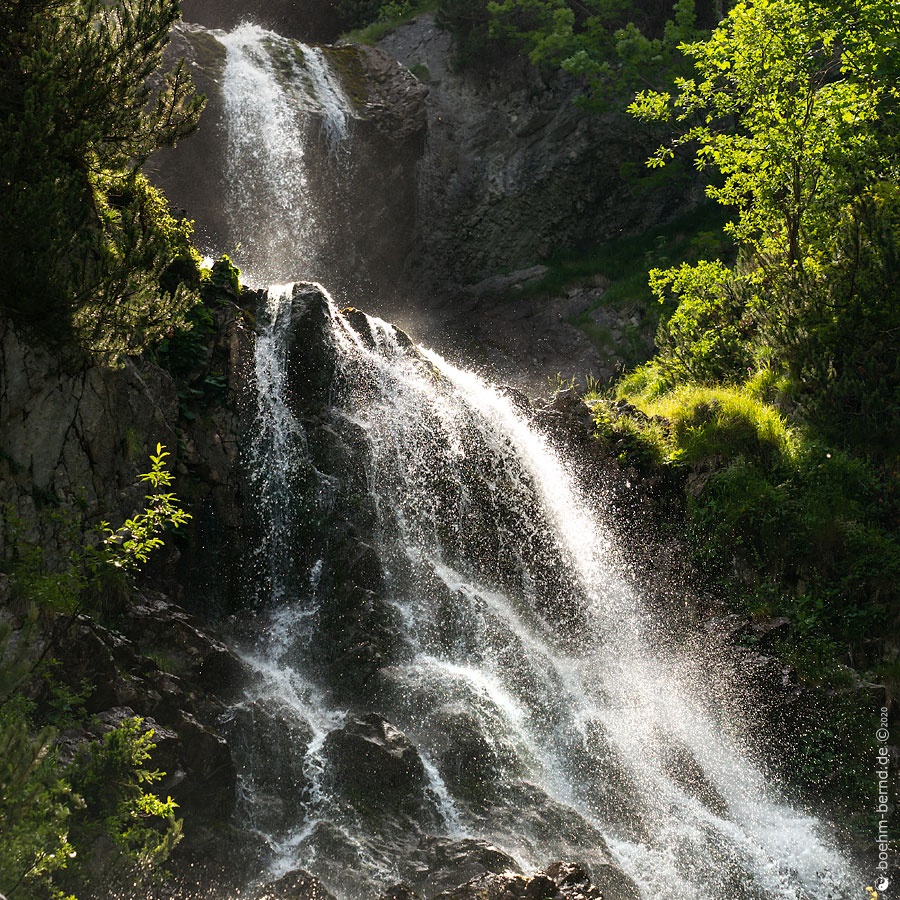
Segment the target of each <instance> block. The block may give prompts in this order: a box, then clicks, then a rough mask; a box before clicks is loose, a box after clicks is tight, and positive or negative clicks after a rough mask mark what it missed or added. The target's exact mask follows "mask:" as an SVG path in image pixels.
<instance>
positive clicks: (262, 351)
mask: <svg viewBox="0 0 900 900" xmlns="http://www.w3.org/2000/svg"><path fill="white" fill-rule="evenodd" d="M223 43H225V45H226V47H227V49H228V62H227V67H226V74H225V83H226V87H227V91H226V111H227V127H228V128H229V134H230V135H231V139H230V153H231V156H230V161H229V165H230V167H231V174H232V178H231V182H232V189H233V196H232V197H231V198H230V201H229V202H230V203H232V204H233V206H232V209H231V212H232V215H233V216H235V217H236V218H237V219H243V220H244V223H245V227H246V233H247V241H248V247H247V248H246V254H247V255H248V256H249V257H250V258H251V259H252V260H253V263H252V264H251V266H250V269H249V272H250V276H251V277H252V278H256V279H257V280H265V279H267V278H268V279H272V278H276V279H283V278H286V277H297V278H310V277H314V276H313V274H312V273H313V272H314V268H315V263H314V261H315V256H316V248H317V242H320V241H322V240H324V239H325V238H324V237H323V235H322V231H321V229H320V228H319V223H318V222H317V217H318V216H319V214H320V213H319V211H317V210H315V209H313V208H312V204H311V203H310V202H308V198H307V195H306V176H305V166H306V165H307V162H308V161H307V160H306V155H307V154H309V153H310V152H311V148H310V142H309V140H308V136H309V131H310V128H309V125H308V123H305V121H304V119H303V117H302V115H301V116H299V118H298V115H297V110H296V106H297V98H296V97H294V98H293V99H292V98H291V96H289V94H288V93H287V92H286V89H285V87H284V83H283V78H282V79H281V80H279V78H280V76H279V66H280V67H281V69H282V70H283V69H284V68H285V67H287V68H289V69H291V70H292V71H294V73H295V74H296V70H297V67H298V66H300V65H301V63H302V68H303V69H304V71H305V73H306V74H305V75H304V83H305V84H306V85H307V88H308V89H309V90H311V91H312V92H313V93H314V94H315V95H316V98H317V102H318V103H319V106H320V108H321V109H322V110H325V115H324V117H323V119H322V122H323V125H322V128H323V130H324V134H325V136H326V139H327V145H328V147H329V151H330V153H331V154H332V155H333V157H334V165H335V169H336V170H337V169H339V157H340V154H341V153H342V152H344V151H343V149H342V148H343V147H344V141H345V140H346V139H347V138H348V134H349V124H350V113H349V111H348V110H349V107H348V106H347V103H346V100H345V98H344V97H343V95H342V92H341V89H340V85H339V83H338V80H337V78H336V76H334V74H333V73H332V72H331V70H330V69H329V67H328V63H327V60H326V59H325V57H324V55H323V54H322V51H321V50H320V49H318V48H309V47H306V48H302V49H301V50H300V51H299V52H300V54H301V55H302V60H300V57H298V55H297V53H298V51H297V46H298V45H295V44H292V43H289V42H286V41H284V40H283V39H280V38H279V37H278V36H277V35H274V34H272V33H271V32H265V31H264V30H262V29H259V28H257V27H256V26H252V25H242V26H240V27H239V28H238V29H236V30H235V31H233V32H232V33H231V34H229V35H227V36H225V38H224V39H223ZM299 46H301V47H302V45H299ZM298 60H300V61H299V62H298ZM301 106H302V104H301ZM251 195H255V200H254V202H253V203H252V204H249V203H248V202H247V198H248V197H250V196H251ZM259 195H261V196H262V197H263V201H264V202H262V203H260V202H259ZM251 208H252V209H253V210H257V211H258V210H259V209H261V208H262V209H264V210H265V213H264V220H260V221H257V220H256V219H255V218H254V216H255V215H256V213H251V212H248V210H251ZM288 273H290V274H288ZM317 298H318V299H317ZM322 298H324V300H323V299H322ZM320 301H321V302H323V303H324V304H325V306H324V311H323V312H322V315H323V316H324V319H325V321H326V322H327V333H326V335H325V341H326V343H327V344H328V348H327V352H328V353H329V354H330V355H331V356H332V357H333V367H332V370H331V372H330V375H329V378H328V384H327V386H326V388H325V390H326V392H327V396H328V404H327V405H328V409H329V414H330V416H331V420H330V422H329V425H328V427H329V428H330V429H332V430H333V431H336V432H343V431H346V432H347V433H348V434H350V433H352V434H353V435H354V436H355V439H354V440H355V443H352V446H353V447H354V448H355V450H356V458H355V459H354V460H352V465H353V467H354V469H353V472H352V473H348V474H347V476H346V479H347V480H351V479H356V481H357V482H359V484H357V491H358V495H359V497H360V498H361V499H360V501H359V509H360V515H361V516H362V517H363V518H364V519H366V521H367V525H366V528H367V529H368V531H367V533H368V534H369V538H368V540H369V541H370V544H366V545H365V546H367V547H368V552H369V555H368V556H367V557H366V561H365V565H366V566H368V567H369V570H370V574H369V575H365V574H364V575H362V576H360V580H359V583H358V584H356V586H355V587H354V591H355V593H352V594H351V595H348V596H350V599H351V600H352V603H357V604H359V609H360V610H363V612H360V613H359V615H360V616H368V619H367V621H372V622H375V623H376V625H374V626H373V628H374V629H375V630H376V631H377V633H378V634H379V635H380V637H379V638H378V641H376V642H375V644H374V645H372V646H371V647H370V646H368V645H367V646H366V651H365V652H366V653H367V654H368V657H367V659H366V660H365V666H364V668H365V672H366V675H365V677H362V676H361V677H360V681H359V682H358V683H356V682H354V683H353V684H354V685H355V686H353V687H352V690H351V689H350V688H348V684H349V682H348V681H347V680H346V679H345V673H344V670H342V669H340V668H336V667H335V666H336V663H335V662H334V659H332V658H331V657H328V654H327V653H326V652H325V651H324V650H323V647H324V646H325V645H326V644H327V643H328V641H329V640H330V638H329V637H328V634H327V632H329V629H335V628H338V629H340V628H342V627H345V626H346V627H348V628H351V629H352V628H355V627H357V625H356V624H355V623H354V622H352V621H350V620H351V619H352V617H353V615H354V613H353V606H352V603H350V602H349V600H348V599H347V597H344V601H341V602H344V603H345V607H346V608H343V609H341V608H337V609H336V608H335V604H334V603H332V602H331V601H329V602H328V603H326V601H325V599H324V598H325V597H326V594H327V593H328V591H329V590H335V589H334V587H333V585H334V583H335V579H336V578H337V577H338V575H337V574H336V573H340V571H341V570H342V568H346V567H348V566H350V565H351V564H350V562H349V561H347V560H344V559H341V558H340V556H339V550H340V547H341V546H342V545H341V543H340V541H339V540H335V541H331V539H330V538H329V536H328V535H326V534H317V535H316V536H315V538H314V539H313V538H308V537H304V534H305V529H307V530H308V529H309V528H310V527H312V528H318V525H317V524H316V523H318V522H319V521H320V520H322V518H323V517H324V516H326V515H327V512H328V511H329V510H330V509H332V508H333V507H334V504H335V503H336V497H337V496H338V494H339V492H340V490H341V486H340V483H339V482H340V481H341V480H342V479H340V478H337V477H336V476H335V474H334V473H333V472H328V473H326V472H323V471H320V470H319V469H318V468H317V466H316V462H315V459H314V454H313V453H312V451H311V448H310V445H309V436H308V435H307V434H306V432H305V429H304V424H303V422H302V416H300V415H298V414H297V412H296V403H297V396H296V395H297V393H298V392H299V391H300V388H297V387H296V385H293V384H292V377H294V376H292V374H291V367H292V360H291V352H292V351H291V347H292V345H293V343H294V342H295V339H296V332H295V329H296V328H297V327H300V326H298V324H297V323H298V322H301V323H303V322H305V321H306V318H307V317H308V316H309V315H310V314H311V311H310V310H311V307H313V306H315V304H316V303H317V302H320ZM301 343H302V341H301ZM254 380H255V387H256V392H257V403H256V407H255V422H254V426H253V429H252V432H253V436H252V441H251V446H250V448H249V450H248V452H247V454H246V458H247V465H248V472H249V483H250V486H251V491H252V493H253V504H254V508H255V516H256V520H257V530H258V541H257V544H256V546H255V547H253V548H251V551H250V555H251V567H250V568H251V570H252V582H253V584H252V586H251V587H250V588H249V589H248V594H249V596H250V597H251V598H252V600H253V601H254V605H255V609H256V610H257V613H256V615H255V617H254V619H253V622H252V624H251V626H250V627H249V634H242V636H241V638H240V640H239V641H238V645H239V649H240V653H241V656H242V659H243V661H244V662H245V663H246V665H247V667H248V670H249V672H250V673H251V676H250V677H249V680H248V684H247V685H246V689H245V693H244V696H243V697H242V699H241V700H240V701H239V702H237V703H236V704H235V706H234V707H233V709H232V710H231V712H230V713H229V725H228V727H229V728H230V729H231V731H232V737H233V739H234V743H235V746H237V747H238V760H237V761H238V764H239V769H240V772H241V776H240V794H241V796H240V803H239V808H240V812H241V816H242V818H243V820H244V821H245V822H246V823H248V827H249V829H250V830H251V831H252V832H253V833H254V834H255V836H256V837H257V839H258V840H259V841H260V845H261V846H262V847H263V848H264V850H263V851H262V853H263V856H264V864H265V873H266V877H268V878H272V879H274V878H277V877H279V876H281V875H284V874H285V873H288V872H291V871H293V870H297V869H303V870H306V871H308V872H310V873H312V874H313V875H314V876H316V877H317V878H319V879H321V881H322V882H323V883H324V884H325V886H326V887H327V888H328V889H329V890H330V891H332V892H333V893H334V894H335V895H336V896H337V897H339V898H341V900H362V898H370V897H375V896H377V895H378V893H379V891H380V890H383V889H384V888H386V887H387V886H389V885H391V884H394V883H397V882H406V883H409V884H411V885H412V886H413V887H414V888H415V889H416V890H418V891H420V892H422V893H423V895H425V896H431V895H432V894H433V893H436V892H437V890H438V888H439V887H440V884H439V883H438V882H437V881H435V880H434V879H433V878H432V876H431V875H430V873H429V868H430V866H431V863H432V861H433V860H434V859H435V858H437V857H438V856H439V855H440V854H441V853H446V852H450V850H449V849H448V848H452V847H456V846H459V847H461V846H466V847H477V848H479V852H480V853H482V854H483V855H484V856H485V858H488V857H489V858H490V859H491V860H492V864H493V865H495V866H500V868H501V869H502V867H503V866H504V865H508V866H509V867H510V868H517V869H519V870H521V871H526V872H528V871H535V870H537V869H539V868H541V867H543V866H546V865H547V864H548V863H549V862H551V861H553V860H556V859H572V860H577V861H578V862H579V863H581V864H582V865H584V866H585V868H586V869H587V870H588V871H589V872H591V874H592V877H593V878H594V879H595V880H596V883H597V884H598V886H599V887H600V888H601V890H603V891H604V897H608V898H609V900H628V898H638V897H641V898H645V900H700V898H718V900H827V898H833V900H838V898H848V900H849V898H851V897H852V898H856V897H861V896H863V887H862V885H863V882H862V879H861V876H859V875H858V873H857V872H856V871H855V869H854V867H853V865H852V864H851V863H850V862H849V861H848V859H847V858H845V856H844V855H843V854H842V852H841V851H840V849H839V848H838V837H837V835H836V831H835V829H834V828H833V827H832V826H830V825H829V824H828V823H827V822H825V821H822V820H819V819H817V818H815V817H814V816H812V815H810V814H807V813H806V812H804V811H803V810H802V809H800V808H798V807H794V806H792V805H791V804H790V803H788V802H786V801H785V800H784V799H783V798H782V797H781V796H779V793H778V790H777V788H776V787H775V786H773V785H771V784H769V783H768V781H767V778H766V776H765V774H764V772H763V770H762V769H761V768H760V766H759V765H757V764H756V763H754V762H753V761H752V758H753V757H752V748H750V747H749V746H748V741H747V738H746V736H745V735H744V734H743V733H742V730H741V728H740V727H738V726H737V725H736V724H735V723H734V722H732V718H733V711H730V710H728V709H723V708H720V706H719V705H718V704H717V702H716V689H715V685H714V684H711V683H709V681H708V680H705V679H706V676H705V675H703V674H702V673H701V672H700V671H699V670H698V669H697V668H696V667H695V666H694V665H693V664H692V661H691V659H690V654H689V653H687V652H686V651H685V652H684V653H678V652H675V651H673V650H672V649H671V648H665V649H663V647H662V646H661V643H660V642H659V641H658V640H657V635H658V632H659V629H660V628H661V627H662V625H661V623H659V622H658V621H656V620H655V618H654V615H653V614H651V612H650V611H649V610H648V609H646V608H645V605H644V604H643V603H642V600H641V597H640V594H639V591H638V590H637V589H636V588H635V587H634V586H633V584H632V583H631V581H630V580H629V578H628V577H627V572H625V571H622V567H621V564H620V563H619V562H618V554H617V552H616V547H615V542H614V540H613V539H612V537H611V535H610V534H609V533H608V531H607V530H606V529H605V528H604V527H603V525H602V524H601V519H600V517H599V516H598V514H597V511H596V509H595V506H594V501H592V500H591V499H590V498H588V497H586V496H584V495H583V493H582V491H581V489H580V488H579V487H578V484H577V481H576V479H575V478H574V477H573V474H572V462H571V461H570V460H569V459H567V457H566V453H565V451H564V450H562V449H561V448H559V447H557V446H555V444H554V442H553V440H552V439H551V438H550V437H549V436H548V435H546V434H545V433H543V432H542V431H541V429H540V428H539V427H538V426H537V425H535V424H534V423H533V422H532V420H531V418H530V416H529V413H528V411H527V409H525V408H523V407H522V405H521V404H520V403H519V401H518V400H517V399H516V398H515V397H514V396H511V395H509V394H508V393H506V392H504V391H502V390H500V389H498V388H497V387H495V386H493V385H491V384H490V383H488V382H487V381H485V380H484V379H482V378H481V377H480V376H478V375H476V374H473V373H472V372H468V371H466V370H465V369H462V368H458V367H456V366H454V365H451V364H450V363H448V362H447V361H446V360H444V359H443V358H442V357H441V356H440V355H439V354H437V353H435V352H433V351H431V350H428V349H426V348H425V347H421V346H415V345H414V344H413V343H412V342H411V340H410V339H409V338H408V337H407V336H406V335H405V334H403V333H402V332H400V331H398V330H397V329H395V328H394V327H393V326H392V325H390V324H388V323H386V322H384V321H382V320H381V319H378V318H374V317H369V316H366V315H364V314H362V313H359V312H357V311H355V310H351V311H347V310H345V311H342V310H340V309H339V308H338V306H337V305H336V304H335V303H334V302H333V301H332V300H331V299H330V298H328V296H327V294H326V293H325V292H324V291H322V292H321V293H320V292H319V289H318V286H313V285H311V284H309V283H305V282H298V283H296V284H293V285H292V284H282V285H273V286H272V287H270V288H269V290H268V292H266V293H265V295H264V297H263V300H262V301H261V303H260V306H259V308H258V310H257V334H256V343H255V359H254ZM310 523H313V524H312V525H310ZM313 548H315V552H313ZM352 565H354V566H356V565H357V563H356V562H353V564H352ZM360 565H362V564H360ZM372 573H374V574H372ZM337 606H338V607H340V603H338V604H337ZM335 623H337V624H335ZM348 623H349V624H348ZM375 645H377V646H375ZM373 647H374V649H373ZM326 657H328V658H326ZM356 662H358V660H356V661H355V662H354V665H355V664H356ZM348 677H349V676H348ZM342 679H344V680H342ZM354 691H355V692H356V693H355V694H354V693H353V692H354ZM354 741H355V744H354V743H353V742H354ZM366 742H369V743H368V744H367V743H366ZM370 744H371V745H372V746H375V745H378V746H382V747H387V748H388V750H387V751H386V753H387V756H390V757H391V760H392V763H391V765H393V766H395V770H393V771H394V772H395V775H396V778H393V780H390V784H388V783H387V781H385V782H384V783H379V782H378V781H377V780H376V781H375V782H372V783H367V782H366V779H367V778H369V777H370V776H371V772H369V770H368V769H366V766H367V765H368V762H367V761H366V760H367V759H368V758H367V757H365V755H363V756H361V757H357V758H355V757H353V755H352V749H348V748H352V747H353V746H357V747H359V746H369V745H370ZM348 754H349V756H348ZM348 759H349V760H350V762H349V763H348ZM360 761H361V762H360ZM360 766H361V768H360ZM354 769H356V771H354ZM387 795H389V796H387ZM622 873H624V875H623V874H622Z"/></svg>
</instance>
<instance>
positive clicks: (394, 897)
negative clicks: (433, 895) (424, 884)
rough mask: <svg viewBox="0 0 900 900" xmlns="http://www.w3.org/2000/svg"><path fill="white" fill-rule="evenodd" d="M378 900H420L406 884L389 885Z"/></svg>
mask: <svg viewBox="0 0 900 900" xmlns="http://www.w3.org/2000/svg"><path fill="white" fill-rule="evenodd" d="M378 900H422V898H421V897H420V896H419V895H418V894H417V893H416V892H415V891H414V890H413V889H412V888H411V887H410V886H409V885H408V884H402V883H401V884H394V885H391V887H389V888H388V889H387V890H386V891H385V892H384V893H383V894H382V895H381V896H380V897H379V898H378Z"/></svg>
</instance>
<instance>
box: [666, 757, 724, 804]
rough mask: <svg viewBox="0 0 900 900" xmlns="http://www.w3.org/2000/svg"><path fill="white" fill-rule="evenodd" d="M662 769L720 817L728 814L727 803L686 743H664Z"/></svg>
mask: <svg viewBox="0 0 900 900" xmlns="http://www.w3.org/2000/svg"><path fill="white" fill-rule="evenodd" d="M664 747H665V756H664V758H663V769H664V771H665V772H666V774H667V775H668V776H669V777H670V778H671V779H672V780H673V781H674V782H675V783H676V784H678V785H679V786H680V787H681V788H682V789H683V790H684V791H685V792H686V793H687V794H689V795H690V796H692V797H695V798H696V799H697V800H699V801H700V802H701V803H702V804H703V805H704V806H705V807H706V808H707V809H709V810H711V811H712V812H714V813H715V814H716V815H717V816H720V817H722V818H724V817H726V816H727V815H728V803H727V802H726V801H725V798H724V797H722V795H721V794H720V793H719V791H718V790H717V789H716V787H715V785H714V784H713V783H712V782H711V781H710V780H709V778H708V777H707V775H706V773H705V772H704V771H703V767H702V766H701V765H700V763H699V762H697V759H696V757H695V756H694V755H693V753H691V750H690V748H689V747H687V746H686V745H684V744H682V743H680V742H678V741H677V740H674V739H669V741H668V742H667V743H666V744H664Z"/></svg>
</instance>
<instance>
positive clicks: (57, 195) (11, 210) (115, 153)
mask: <svg viewBox="0 0 900 900" xmlns="http://www.w3.org/2000/svg"><path fill="white" fill-rule="evenodd" d="M178 15H179V8H178V3H177V0H113V2H108V0H0V122H2V128H3V134H4V138H3V144H2V149H0V236H2V237H0V249H2V254H3V258H4V261H5V265H6V270H5V277H4V279H3V281H2V287H0V312H2V313H6V314H9V315H12V316H14V317H15V318H16V319H17V320H18V321H19V322H21V323H23V324H25V325H28V326H31V327H37V328H40V329H41V330H42V331H43V332H44V333H45V334H48V333H49V334H51V335H53V336H57V337H60V336H64V335H66V334H67V333H70V332H71V331H72V330H74V331H75V332H76V333H77V334H78V335H79V336H80V337H81V338H82V339H83V340H84V342H86V343H87V344H88V346H90V347H92V348H93V349H97V350H99V351H101V352H104V353H106V354H107V355H112V356H115V355H117V354H118V353H121V352H128V351H129V350H130V351H134V350H135V349H137V348H138V347H139V346H140V344H141V342H142V341H143V340H145V339H147V338H152V337H156V336H161V334H163V333H165V330H166V329H167V328H168V327H169V325H170V324H178V321H179V319H180V317H181V316H182V315H183V312H184V310H185V309H186V307H187V306H188V305H189V304H190V302H191V297H190V290H189V288H190V287H191V286H196V283H197V281H198V279H199V270H198V268H197V264H196V263H197V261H196V259H195V257H194V254H193V252H192V250H191V247H190V241H189V238H190V233H191V228H190V225H189V223H187V222H184V221H181V222H177V221H176V220H175V219H173V218H172V216H171V215H170V214H169V211H168V208H167V205H166V202H165V200H164V198H163V197H162V196H161V194H159V192H158V191H156V190H154V189H153V188H152V187H151V186H150V185H149V184H148V183H147V182H146V180H145V179H144V178H143V177H142V176H141V175H140V174H139V169H140V166H141V165H142V164H143V163H144V161H145V160H146V159H147V157H148V156H149V155H150V154H151V153H152V152H153V151H154V150H156V149H158V148H160V147H164V146H171V145H174V143H175V142H176V141H177V140H178V139H179V138H181V137H182V136H184V135H186V134H188V133H189V132H190V131H191V130H193V129H194V128H195V127H196V124H197V121H198V118H199V115H200V111H201V108H202V104H203V99H202V98H201V97H199V96H197V95H196V94H195V93H194V89H193V85H192V83H191V79H190V76H189V74H188V72H187V70H186V69H185V67H184V65H183V63H179V64H178V65H176V66H175V67H174V69H172V70H171V71H169V72H166V73H165V74H162V75H160V74H157V70H158V69H159V67H160V63H161V60H162V51H163V48H164V47H165V45H166V43H167V41H168V34H169V31H170V29H171V27H172V25H173V23H174V22H175V21H176V19H177V18H178ZM151 82H152V83H153V84H154V85H155V86H154V87H151Z"/></svg>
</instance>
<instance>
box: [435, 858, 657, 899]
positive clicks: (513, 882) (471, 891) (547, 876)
mask: <svg viewBox="0 0 900 900" xmlns="http://www.w3.org/2000/svg"><path fill="white" fill-rule="evenodd" d="M601 869H602V871H601V872H600V873H599V875H598V876H597V877H594V878H592V877H591V876H590V875H589V874H588V873H587V872H586V871H585V870H584V869H583V868H582V867H581V866H579V865H578V864H576V863H571V862H555V863H552V864H551V865H549V866H548V867H547V869H546V871H545V872H537V873H535V874H534V875H522V874H517V873H515V872H512V871H509V872H501V873H493V874H483V875H480V876H478V877H476V878H473V879H472V880H470V881H468V882H466V883H465V884H462V885H459V886H458V887H455V888H453V889H451V890H447V891H444V892H443V893H440V894H438V895H437V897H435V900H640V892H639V891H638V889H637V887H636V886H635V885H634V883H633V882H632V881H631V879H629V878H628V877H627V876H626V875H624V874H623V873H621V872H620V871H619V870H618V869H615V868H614V867H612V866H604V867H601Z"/></svg>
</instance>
